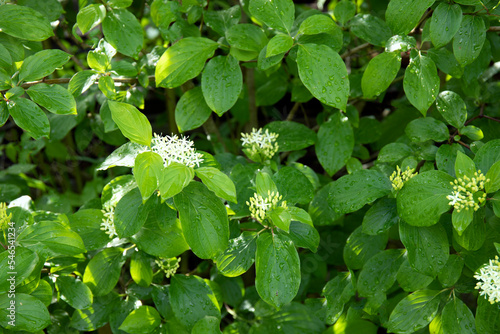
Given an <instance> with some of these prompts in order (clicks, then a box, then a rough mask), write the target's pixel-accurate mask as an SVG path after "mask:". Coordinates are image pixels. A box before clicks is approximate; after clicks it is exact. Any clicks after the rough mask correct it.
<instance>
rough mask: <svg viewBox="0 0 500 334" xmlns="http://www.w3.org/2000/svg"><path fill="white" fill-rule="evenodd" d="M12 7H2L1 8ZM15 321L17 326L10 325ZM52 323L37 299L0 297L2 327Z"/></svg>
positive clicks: (19, 295)
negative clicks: (12, 309)
mask: <svg viewBox="0 0 500 334" xmlns="http://www.w3.org/2000/svg"><path fill="white" fill-rule="evenodd" d="M6 6H8V7H10V6H12V5H2V6H0V8H1V7H6ZM11 301H13V302H15V305H14V307H13V308H14V310H15V315H14V319H11V318H10V317H9V316H10V315H11V310H9V307H12V306H11V305H12V304H11ZM12 320H14V323H15V326H11V325H9V322H11V321H12ZM51 323H52V321H51V319H50V314H49V311H48V310H47V307H45V305H44V304H43V303H42V302H41V301H40V300H39V299H37V298H35V297H33V296H30V295H27V294H25V293H16V298H14V299H12V298H10V297H9V294H8V293H3V294H1V295H0V325H1V326H2V327H3V328H5V329H10V330H13V331H27V332H29V333H35V332H38V331H41V330H42V329H44V328H45V327H47V326H48V325H50V324H51Z"/></svg>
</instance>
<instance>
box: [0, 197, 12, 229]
mask: <svg viewBox="0 0 500 334" xmlns="http://www.w3.org/2000/svg"><path fill="white" fill-rule="evenodd" d="M11 218H12V213H11V214H9V215H7V204H6V203H0V228H1V229H2V230H4V231H6V230H7V226H8V225H9V223H10V219H11Z"/></svg>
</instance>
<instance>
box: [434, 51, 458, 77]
mask: <svg viewBox="0 0 500 334" xmlns="http://www.w3.org/2000/svg"><path fill="white" fill-rule="evenodd" d="M427 55H429V56H430V57H431V59H432V60H433V61H434V63H436V66H437V68H438V69H440V70H441V71H443V72H444V73H446V74H449V75H450V76H452V77H454V78H460V77H462V75H463V74H464V69H463V68H462V66H460V64H459V63H458V61H457V60H456V59H455V56H454V55H453V53H452V52H451V51H449V50H448V49H446V48H441V49H437V50H436V49H434V48H433V49H429V50H428V51H427Z"/></svg>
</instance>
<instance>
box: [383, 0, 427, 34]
mask: <svg viewBox="0 0 500 334" xmlns="http://www.w3.org/2000/svg"><path fill="white" fill-rule="evenodd" d="M434 1H435V0H420V1H413V2H408V1H405V0H391V1H390V2H389V5H388V6H387V11H386V12H385V20H386V21H387V24H388V25H389V27H390V28H391V30H392V32H393V33H394V34H395V35H408V33H409V32H410V31H411V30H412V29H413V28H415V26H416V25H417V24H418V22H419V21H420V18H421V17H422V15H423V14H424V12H425V11H426V10H427V8H429V7H430V6H432V4H433V3H434Z"/></svg>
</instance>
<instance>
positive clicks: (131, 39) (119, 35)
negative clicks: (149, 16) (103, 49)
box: [102, 9, 144, 58]
mask: <svg viewBox="0 0 500 334" xmlns="http://www.w3.org/2000/svg"><path fill="white" fill-rule="evenodd" d="M102 32H103V33H104V37H106V40H107V41H108V42H109V44H111V45H112V46H113V47H114V48H115V49H116V50H118V52H121V53H123V54H124V55H126V56H130V57H133V58H138V56H139V52H141V50H142V45H143V44H144V36H143V29H142V27H141V25H140V23H139V21H138V20H137V18H136V17H135V15H134V14H132V13H131V12H129V11H128V10H126V9H114V10H112V11H110V12H108V14H107V15H106V18H105V19H104V21H103V22H102Z"/></svg>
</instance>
